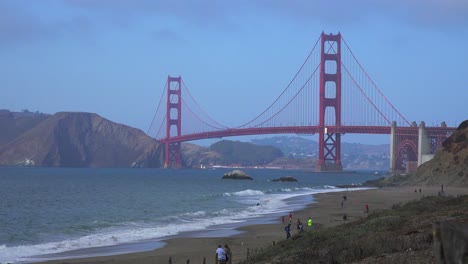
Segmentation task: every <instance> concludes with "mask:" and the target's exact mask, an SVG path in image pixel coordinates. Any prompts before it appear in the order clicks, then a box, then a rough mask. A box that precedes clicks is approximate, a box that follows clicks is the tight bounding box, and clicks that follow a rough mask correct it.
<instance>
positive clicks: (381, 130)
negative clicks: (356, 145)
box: [158, 126, 456, 143]
mask: <svg viewBox="0 0 468 264" xmlns="http://www.w3.org/2000/svg"><path fill="white" fill-rule="evenodd" d="M325 128H326V133H340V134H387V135H390V134H391V127H390V126H326V127H325ZM319 129H320V127H319V126H284V127H254V128H230V129H225V130H218V131H210V132H202V133H193V134H187V135H182V136H172V137H170V138H163V139H159V140H158V141H159V142H160V143H177V142H185V141H193V140H199V139H208V138H223V137H232V136H248V135H261V134H265V135H267V134H316V133H318V132H319ZM395 129H396V131H395V133H396V134H403V135H404V134H406V135H417V134H418V129H419V127H418V126H410V127H398V126H397V127H395ZM425 129H426V131H427V136H429V137H431V136H439V135H441V134H443V133H451V132H453V131H455V130H456V127H442V126H441V127H425Z"/></svg>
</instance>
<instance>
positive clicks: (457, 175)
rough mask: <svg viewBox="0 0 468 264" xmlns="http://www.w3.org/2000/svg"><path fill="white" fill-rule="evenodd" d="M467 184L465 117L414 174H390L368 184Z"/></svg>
mask: <svg viewBox="0 0 468 264" xmlns="http://www.w3.org/2000/svg"><path fill="white" fill-rule="evenodd" d="M442 184H444V185H445V186H459V187H462V186H468V120H465V121H463V122H462V123H461V124H460V125H459V126H458V128H457V130H456V131H455V132H454V133H453V134H452V135H451V136H450V137H449V138H447V139H446V140H445V141H444V143H443V144H442V149H441V150H439V151H437V153H436V154H435V155H434V158H433V159H432V160H430V161H428V162H426V163H424V164H422V165H421V166H419V167H418V169H417V171H416V173H415V174H409V175H394V176H390V177H385V178H381V179H378V180H374V181H368V182H366V183H365V185H369V186H403V185H417V186H421V185H427V186H431V185H432V186H440V185H442Z"/></svg>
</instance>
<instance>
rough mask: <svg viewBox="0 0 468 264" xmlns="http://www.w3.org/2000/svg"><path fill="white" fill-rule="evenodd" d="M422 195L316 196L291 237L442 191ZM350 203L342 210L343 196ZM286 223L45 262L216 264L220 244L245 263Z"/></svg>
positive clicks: (399, 191)
mask: <svg viewBox="0 0 468 264" xmlns="http://www.w3.org/2000/svg"><path fill="white" fill-rule="evenodd" d="M416 188H417V190H418V192H416V193H415V192H414V190H415V187H392V188H382V189H372V190H361V191H348V192H346V191H345V192H335V193H323V194H316V195H314V197H315V201H316V202H315V203H313V204H311V205H309V206H307V208H305V209H304V210H301V211H297V212H292V214H293V221H292V225H291V230H292V232H291V234H292V235H294V234H296V233H297V231H296V224H295V223H296V221H297V219H300V220H301V221H302V223H303V224H304V228H305V229H307V220H308V218H309V217H311V218H312V221H313V226H312V232H314V231H315V230H319V229H322V228H325V227H330V226H336V225H340V224H343V223H344V221H343V215H344V214H346V215H347V218H348V220H349V221H353V220H357V219H361V218H364V217H366V216H367V214H366V213H365V206H366V204H367V205H368V206H369V211H370V213H372V212H375V211H378V210H384V209H389V208H391V207H392V205H394V204H397V203H400V202H406V201H410V200H414V199H419V198H421V197H422V196H429V195H438V192H439V191H440V187H421V191H422V192H421V193H419V187H416ZM444 191H445V194H446V195H460V194H468V188H458V187H445V188H444ZM343 195H346V197H347V199H346V201H345V202H344V203H343V207H341V200H342V196H343ZM284 220H285V222H286V223H284V224H283V223H282V218H281V217H280V218H279V219H278V222H277V223H274V224H262V225H251V226H245V227H242V228H239V230H240V231H242V233H241V234H238V235H235V236H232V237H219V238H218V237H208V238H173V239H169V240H166V241H165V242H166V243H167V245H166V246H164V247H163V248H160V249H156V250H152V251H147V252H141V253H131V254H123V255H114V256H106V257H93V258H83V259H67V260H55V261H48V262H44V263H47V264H52V263H54V264H56V263H103V264H107V263H121V264H130V263H142V264H146V263H148V264H149V263H168V261H169V258H172V263H174V264H182V263H186V261H187V259H190V263H203V258H206V263H207V264H210V263H215V250H216V247H217V245H218V244H222V245H224V244H228V245H229V246H230V248H231V250H232V253H233V263H238V262H239V260H242V259H245V257H246V255H247V252H248V251H249V252H250V253H252V252H254V251H255V250H256V249H257V250H259V249H261V248H262V247H266V246H268V245H270V244H272V243H273V242H274V241H275V242H276V241H279V240H282V239H285V237H286V235H285V232H284V226H285V225H286V224H287V223H289V217H288V215H285V216H284Z"/></svg>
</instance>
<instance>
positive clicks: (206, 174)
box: [0, 168, 375, 263]
mask: <svg viewBox="0 0 468 264" xmlns="http://www.w3.org/2000/svg"><path fill="white" fill-rule="evenodd" d="M227 171H229V170H227V169H216V170H164V169H88V168H86V169H79V168H0V263H24V262H35V261H43V260H48V259H57V258H69V257H85V256H94V255H110V254H118V253H128V252H136V251H144V250H152V249H155V248H158V247H161V246H163V245H164V243H163V242H161V240H162V239H164V238H168V237H172V236H210V235H212V236H216V235H233V234H235V233H236V232H235V231H234V227H237V226H242V225H247V224H251V223H254V222H259V221H260V222H262V221H263V222H267V221H273V220H274V219H276V216H279V215H285V214H287V213H288V212H289V211H293V210H296V209H300V208H303V207H304V206H306V205H307V204H309V203H311V202H313V198H311V196H310V195H309V194H314V193H322V192H332V191H341V189H339V188H336V186H337V185H341V184H359V183H362V182H364V181H366V180H368V179H374V178H375V176H374V175H373V174H372V173H371V172H357V173H313V172H305V171H300V170H264V169H262V170H254V169H252V170H245V171H246V173H247V174H249V175H251V176H252V177H253V178H254V180H253V181H236V180H222V179H221V177H222V176H223V174H224V173H225V172H227ZM286 175H290V176H293V177H295V178H296V179H298V182H294V183H285V182H283V183H281V182H272V181H271V180H272V179H275V178H279V177H281V176H286ZM257 204H258V205H257Z"/></svg>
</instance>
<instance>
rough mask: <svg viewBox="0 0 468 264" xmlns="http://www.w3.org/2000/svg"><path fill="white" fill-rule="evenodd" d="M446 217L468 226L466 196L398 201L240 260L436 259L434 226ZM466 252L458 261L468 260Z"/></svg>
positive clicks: (287, 262) (288, 263)
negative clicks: (400, 202) (359, 218)
mask: <svg viewBox="0 0 468 264" xmlns="http://www.w3.org/2000/svg"><path fill="white" fill-rule="evenodd" d="M444 221H449V222H450V223H454V222H455V223H459V224H461V225H467V224H468V196H466V195H465V196H459V197H444V196H429V197H424V198H421V199H420V200H416V201H411V202H408V203H404V204H396V205H394V206H393V208H392V209H389V210H384V211H380V212H374V213H370V215H369V216H368V217H366V218H364V219H362V220H356V221H353V222H346V221H343V224H342V225H339V226H336V227H332V228H327V229H318V230H313V231H307V232H304V233H302V234H297V235H295V236H293V237H292V239H288V240H283V241H280V242H277V243H274V245H271V246H269V247H267V248H265V249H261V250H257V251H255V252H257V254H252V255H250V256H249V258H248V259H247V260H244V261H242V262H241V263H242V264H254V263H255V264H261V263H272V264H273V263H278V264H279V263H282V264H293V263H294V264H299V263H399V262H401V263H434V255H437V252H435V253H434V252H433V242H434V239H435V238H434V237H433V225H434V223H438V222H444ZM446 254H447V252H446ZM465 254H466V255H465V257H464V259H463V260H462V262H460V263H467V261H468V252H465Z"/></svg>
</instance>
